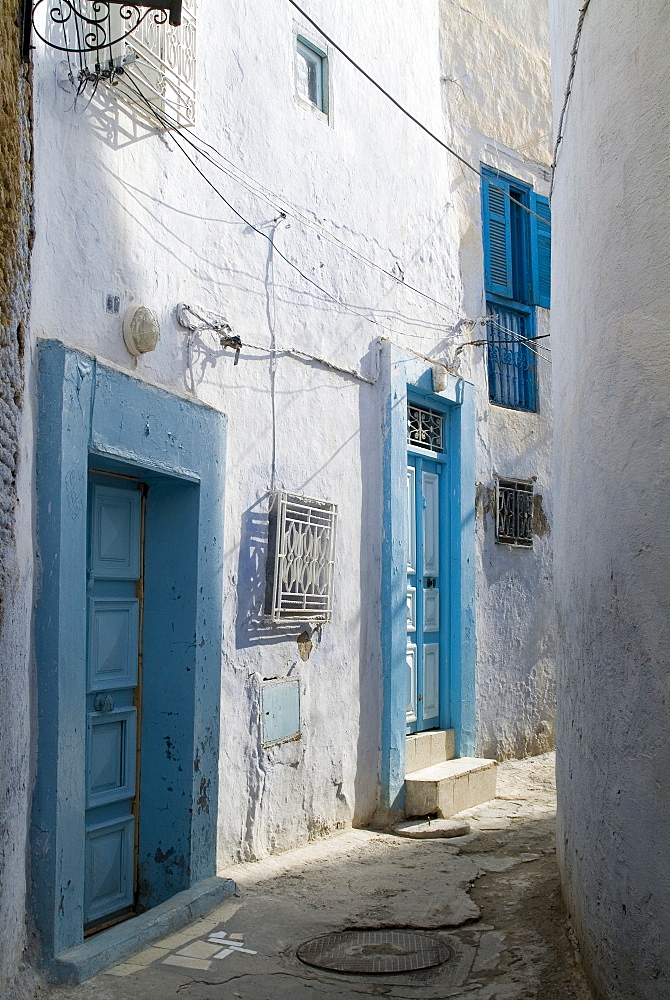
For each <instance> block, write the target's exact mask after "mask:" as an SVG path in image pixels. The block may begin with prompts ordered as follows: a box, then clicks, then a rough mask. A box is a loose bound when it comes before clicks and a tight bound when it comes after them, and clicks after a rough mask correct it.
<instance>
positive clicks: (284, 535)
mask: <svg viewBox="0 0 670 1000" xmlns="http://www.w3.org/2000/svg"><path fill="white" fill-rule="evenodd" d="M336 518H337V507H336V505H335V504H333V503H328V502H327V501H326V500H311V499H309V498H308V497H301V496H296V495H295V494H293V493H286V492H285V491H283V490H280V491H278V492H276V493H274V494H273V496H272V501H271V505H270V530H269V539H268V563H269V572H268V578H267V591H266V602H265V611H266V615H267V616H268V617H269V618H271V619H272V620H273V621H281V622H285V621H314V622H329V621H330V620H331V618H332V613H333V565H334V554H335V521H336Z"/></svg>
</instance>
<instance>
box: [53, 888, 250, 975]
mask: <svg viewBox="0 0 670 1000" xmlns="http://www.w3.org/2000/svg"><path fill="white" fill-rule="evenodd" d="M237 891H238V890H237V885H236V884H235V882H233V880H232V879H229V878H219V877H218V876H212V878H206V879H203V880H202V881H201V882H196V884H195V885H193V886H191V888H190V889H184V890H183V891H182V892H178V893H177V894H176V895H175V896H172V897H171V898H170V899H168V900H166V901H165V902H164V903H160V904H159V905H158V906H154V907H153V909H151V910H147V911H146V913H141V914H139V916H137V917H132V918H131V919H130V920H125V921H124V922H123V923H122V924H116V926H114V927H109V928H108V929H107V930H105V931H100V933H99V934H94V935H93V936H92V937H90V938H88V939H87V940H86V941H84V942H83V944H78V945H76V946H75V947H74V948H69V949H68V950H67V951H62V952H60V954H59V955H56V957H55V958H54V961H53V965H52V967H51V968H50V969H49V970H48V972H49V973H50V979H51V980H52V982H58V983H83V982H84V981H85V980H86V979H90V978H91V976H95V975H97V973H98V972H102V971H104V970H105V969H109V968H111V967H112V966H114V965H118V964H119V963H120V962H124V961H126V959H128V958H131V957H132V956H133V955H136V954H137V953H138V952H139V951H142V950H143V949H144V948H146V947H147V946H148V945H150V944H153V943H154V942H155V941H158V940H160V939H161V938H163V937H165V936H166V935H167V934H172V933H173V932H175V931H179V930H181V929H182V927H186V926H187V925H188V924H190V923H193V921H194V920H198V919H199V918H200V917H204V916H206V915H207V914H208V913H210V912H211V911H212V910H213V909H215V907H217V906H218V905H219V903H221V902H223V900H225V899H227V897H228V896H232V895H233V893H235V892H237Z"/></svg>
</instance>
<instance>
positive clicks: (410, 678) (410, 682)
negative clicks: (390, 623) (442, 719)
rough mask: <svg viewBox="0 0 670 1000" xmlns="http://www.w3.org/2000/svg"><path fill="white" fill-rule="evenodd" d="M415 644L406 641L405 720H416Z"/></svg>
mask: <svg viewBox="0 0 670 1000" xmlns="http://www.w3.org/2000/svg"><path fill="white" fill-rule="evenodd" d="M416 687H417V685H416V646H415V645H414V643H412V642H408V643H407V722H408V723H411V722H416Z"/></svg>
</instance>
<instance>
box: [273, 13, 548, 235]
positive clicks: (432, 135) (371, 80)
mask: <svg viewBox="0 0 670 1000" xmlns="http://www.w3.org/2000/svg"><path fill="white" fill-rule="evenodd" d="M288 2H289V3H290V4H291V6H292V7H295V9H296V10H297V11H298V13H299V14H301V15H302V17H304V18H305V20H306V21H308V22H309V24H311V25H312V27H313V28H315V29H316V30H317V31H318V32H319V34H320V35H321V36H322V37H323V38H325V40H326V41H327V42H328V44H329V45H332V46H333V48H334V49H335V50H336V51H337V52H339V53H340V55H341V56H343V57H344V58H345V59H346V60H347V62H349V63H351V65H352V66H353V67H354V69H356V70H358V72H359V73H360V74H361V75H362V76H364V77H365V79H366V80H368V82H369V83H371V84H372V86H373V87H376V88H377V90H378V91H380V93H382V94H383V95H384V97H386V98H387V99H388V100H389V101H390V102H391V104H394V105H395V106H396V108H398V110H399V111H401V112H402V113H403V114H404V115H406V116H407V118H409V119H410V121H413V122H414V124H415V125H418V126H419V128H420V129H422V130H423V131H424V132H425V133H426V135H428V136H430V138H431V139H434V140H435V142H436V143H438V145H440V146H442V148H443V149H446V151H447V152H448V153H451V155H452V156H455V157H456V159H457V160H458V161H459V162H460V163H462V164H463V166H464V167H467V168H468V170H472V172H473V173H475V174H477V176H478V177H481V178H482V180H486V182H487V184H489V186H490V187H493V188H495V189H496V190H497V191H500V192H501V193H502V194H503V195H504V196H505V197H506V198H507V199H508V200H509V201H514V204H515V205H518V206H519V207H520V208H522V209H523V210H524V211H525V212H528V214H529V215H534V216H535V218H536V219H539V220H540V222H542V223H544V225H546V226H551V222H548V221H547V220H546V219H545V218H543V217H542V216H541V215H538V214H537V212H533V210H532V209H531V208H529V207H528V205H523V204H522V203H521V202H519V201H517V200H516V199H515V198H512V196H511V194H510V193H509V191H506V190H505V189H504V188H502V187H500V186H499V185H498V184H496V183H494V181H492V180H491V179H490V178H488V177H486V178H484V175H483V174H482V172H481V170H478V169H477V167H475V166H474V164H472V163H470V161H469V160H466V159H465V157H463V156H461V155H460V153H457V152H456V150H455V149H454V148H453V147H452V146H449V145H448V144H447V143H446V142H445V141H444V140H443V139H440V137H439V136H437V135H435V133H434V132H432V131H431V130H430V129H429V128H428V126H427V125H424V124H423V122H422V121H419V119H418V118H415V117H414V115H413V114H412V113H411V111H408V110H407V108H405V107H403V105H402V104H401V103H400V102H399V101H396V99H395V97H393V96H392V95H391V94H389V92H388V90H386V89H385V88H384V87H382V85H381V83H378V82H377V80H375V78H374V77H373V76H370V74H369V73H367V72H366V71H365V70H364V69H363V67H362V66H360V65H359V64H358V63H357V62H356V60H355V59H352V57H351V56H350V55H349V53H348V52H345V50H344V49H343V48H342V47H341V46H340V45H338V44H337V42H335V41H334V40H333V39H332V38H331V37H330V35H327V34H326V32H325V31H324V30H323V28H322V27H321V25H319V24H317V22H316V21H314V20H313V19H312V18H311V17H310V16H309V15H308V14H307V13H306V12H305V11H304V10H303V9H302V7H299V6H298V4H297V3H296V2H295V0H288Z"/></svg>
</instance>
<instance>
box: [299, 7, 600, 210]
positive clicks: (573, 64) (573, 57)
mask: <svg viewBox="0 0 670 1000" xmlns="http://www.w3.org/2000/svg"><path fill="white" fill-rule="evenodd" d="M289 2H290V0H289ZM590 3H591V0H585V2H584V6H583V7H582V8H581V10H580V11H579V18H578V20H577V32H576V34H575V40H574V42H573V43H572V49H571V50H570V72H569V73H568V83H567V86H566V88H565V94H564V97H563V107H562V108H561V115H560V118H559V119H558V129H557V130H556V144H555V145H554V158H553V160H552V164H551V184H550V185H549V198H550V199H551V196H552V194H553V193H554V176H555V174H556V163H557V159H558V147H559V146H560V144H561V143H562V142H563V121H564V119H565V112H566V111H567V110H568V103H569V101H570V94H571V93H572V81H573V80H574V77H575V69H576V68H577V52H578V51H579V41H580V39H581V37H582V28H583V27H584V18H585V17H586V12H587V10H588V9H589V4H590Z"/></svg>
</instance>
